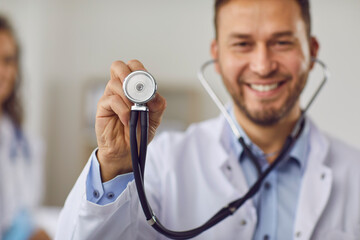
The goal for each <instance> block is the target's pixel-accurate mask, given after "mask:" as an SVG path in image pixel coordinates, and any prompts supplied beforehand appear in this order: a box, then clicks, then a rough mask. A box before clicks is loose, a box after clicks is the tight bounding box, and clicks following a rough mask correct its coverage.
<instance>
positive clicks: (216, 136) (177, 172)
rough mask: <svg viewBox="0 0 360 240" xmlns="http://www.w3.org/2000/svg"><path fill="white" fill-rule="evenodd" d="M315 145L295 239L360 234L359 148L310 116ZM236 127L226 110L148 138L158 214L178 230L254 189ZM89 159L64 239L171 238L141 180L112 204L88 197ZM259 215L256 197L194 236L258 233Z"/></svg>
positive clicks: (149, 184)
mask: <svg viewBox="0 0 360 240" xmlns="http://www.w3.org/2000/svg"><path fill="white" fill-rule="evenodd" d="M309 124H310V142H309V146H310V151H309V158H308V162H307V166H306V170H305V172H304V176H303V179H302V186H301V190H300V197H299V202H298V208H297V213H296V219H295V227H294V233H293V234H294V235H293V236H294V239H299V240H300V239H301V240H302V239H327V240H331V239H337V240H338V239H342V240H344V239H345V240H346V239H360V152H359V151H357V150H354V149H353V148H351V147H349V146H347V145H345V144H344V143H342V142H340V141H337V140H335V139H333V138H330V137H326V136H324V135H323V134H322V133H321V132H319V130H318V129H317V128H316V127H315V126H314V125H313V124H312V123H311V122H310V121H309ZM229 134H232V133H231V131H230V129H229V127H228V125H227V123H226V121H225V119H224V118H223V117H219V118H217V119H213V120H209V121H206V122H203V123H200V124H196V125H193V126H192V127H190V128H189V129H188V130H187V132H185V133H166V134H163V135H162V136H160V137H159V138H157V139H156V140H155V141H154V142H153V143H151V144H150V146H149V149H148V150H149V151H148V159H147V166H146V169H145V182H146V183H145V187H146V192H147V196H148V198H149V201H150V203H151V204H152V207H153V210H154V212H155V215H156V216H157V217H158V218H159V219H160V221H161V222H162V224H163V225H165V226H166V227H168V228H169V229H172V230H187V229H190V228H194V227H197V226H199V225H201V224H203V223H204V222H205V221H206V220H208V219H209V218H210V217H211V216H212V215H213V214H215V213H216V212H217V211H218V210H219V209H220V208H221V207H223V206H225V205H226V204H227V203H229V202H230V201H232V200H235V199H237V198H239V197H241V196H242V195H244V194H245V193H246V191H247V190H248V186H247V182H246V180H245V177H244V174H243V170H242V168H241V166H240V164H239V163H238V156H235V155H234V154H233V151H232V149H231V148H230V137H229V136H230V135H229ZM88 172H89V163H88V164H87V166H86V167H85V169H84V170H83V172H82V174H81V175H80V177H79V179H78V180H77V182H76V184H75V186H74V188H73V189H72V191H71V193H70V195H69V196H68V198H67V200H66V203H65V207H64V209H63V211H62V213H61V216H60V221H59V225H58V229H57V236H56V239H57V240H67V239H109V240H112V239H123V240H131V239H144V240H149V239H167V238H166V237H164V236H162V235H160V234H158V233H157V232H156V231H155V230H153V229H152V228H151V227H149V226H148V225H147V223H146V221H145V217H144V214H143V212H142V209H141V207H140V204H139V203H138V197H137V192H136V188H135V184H134V182H131V183H129V184H128V186H127V188H126V190H125V191H124V192H123V193H122V194H121V195H120V196H119V197H118V198H117V199H116V200H115V201H114V202H113V203H111V204H108V205H105V206H100V205H97V204H94V203H91V202H89V201H87V200H86V178H87V174H88ZM256 223H257V213H256V208H255V207H254V204H253V202H252V201H251V200H249V201H248V202H246V203H245V205H244V206H243V207H241V208H240V209H238V210H237V211H236V212H235V213H234V215H232V216H230V217H228V218H227V219H225V220H224V221H222V222H220V223H219V224H217V225H216V226H214V227H213V228H211V229H209V230H207V231H206V232H204V233H202V234H200V235H199V236H197V237H195V238H194V239H206V240H211V239H213V240H218V239H224V240H232V239H234V240H235V239H245V240H248V239H252V236H253V234H254V230H255V228H256Z"/></svg>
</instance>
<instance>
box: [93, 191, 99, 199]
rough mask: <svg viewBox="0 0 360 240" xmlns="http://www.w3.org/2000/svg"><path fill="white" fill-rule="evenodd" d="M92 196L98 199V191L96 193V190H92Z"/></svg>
mask: <svg viewBox="0 0 360 240" xmlns="http://www.w3.org/2000/svg"><path fill="white" fill-rule="evenodd" d="M93 196H94V198H98V197H99V196H100V193H99V191H98V190H94V192H93Z"/></svg>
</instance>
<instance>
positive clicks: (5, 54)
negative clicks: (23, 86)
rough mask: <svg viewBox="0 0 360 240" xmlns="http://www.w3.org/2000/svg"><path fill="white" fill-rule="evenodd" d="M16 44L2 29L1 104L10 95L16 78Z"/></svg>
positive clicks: (0, 50) (0, 59)
mask: <svg viewBox="0 0 360 240" xmlns="http://www.w3.org/2000/svg"><path fill="white" fill-rule="evenodd" d="M16 73H17V63H16V46H15V41H14V39H13V38H12V37H11V36H10V34H9V33H8V32H6V31H0V104H1V105H2V104H3V103H4V102H5V101H6V99H7V98H8V97H9V96H10V94H11V92H12V90H13V88H14V84H15V79H16Z"/></svg>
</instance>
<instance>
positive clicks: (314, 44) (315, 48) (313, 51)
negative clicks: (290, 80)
mask: <svg viewBox="0 0 360 240" xmlns="http://www.w3.org/2000/svg"><path fill="white" fill-rule="evenodd" d="M319 48H320V45H319V42H318V40H317V39H316V38H315V37H311V38H310V56H311V58H317V56H318V52H319ZM314 64H315V63H314V62H313V61H311V65H310V69H313V67H314Z"/></svg>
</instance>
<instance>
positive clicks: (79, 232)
mask: <svg viewBox="0 0 360 240" xmlns="http://www.w3.org/2000/svg"><path fill="white" fill-rule="evenodd" d="M147 161H149V162H152V161H150V160H149V157H148V160H147ZM90 163H91V159H90V160H89V161H88V163H87V164H86V166H85V168H84V170H83V171H82V173H81V175H80V176H79V178H78V180H77V182H76V183H75V186H74V187H73V189H72V190H71V192H70V194H69V196H68V198H67V200H66V202H65V205H64V208H63V210H62V212H61V214H60V218H59V224H58V227H57V231H56V237H55V239H56V240H67V239H94V240H95V239H124V240H127V239H129V240H130V239H138V240H145V239H146V240H151V239H159V235H158V234H157V232H156V231H155V230H154V229H152V228H151V227H150V226H149V225H148V224H147V222H146V219H145V216H144V214H143V211H142V209H141V206H140V204H139V200H138V195H137V191H136V186H135V182H134V181H131V182H129V183H128V185H127V187H126V189H125V190H124V191H123V192H122V193H121V194H120V195H119V196H118V198H117V199H116V200H115V201H114V202H112V203H109V204H107V205H98V204H95V203H92V202H90V201H88V200H87V199H86V179H87V175H88V173H89V168H90ZM148 165H149V166H147V169H146V171H145V173H146V175H147V176H145V179H148V181H147V183H146V194H147V197H148V198H149V202H150V203H152V206H153V207H155V208H153V209H154V210H155V211H157V210H158V206H159V200H158V199H156V198H155V196H158V192H157V191H156V190H157V189H159V186H157V184H158V183H159V182H158V180H156V179H158V178H153V177H152V176H156V174H157V173H156V171H155V167H154V165H153V166H151V165H152V164H148ZM155 192H157V193H155Z"/></svg>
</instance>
